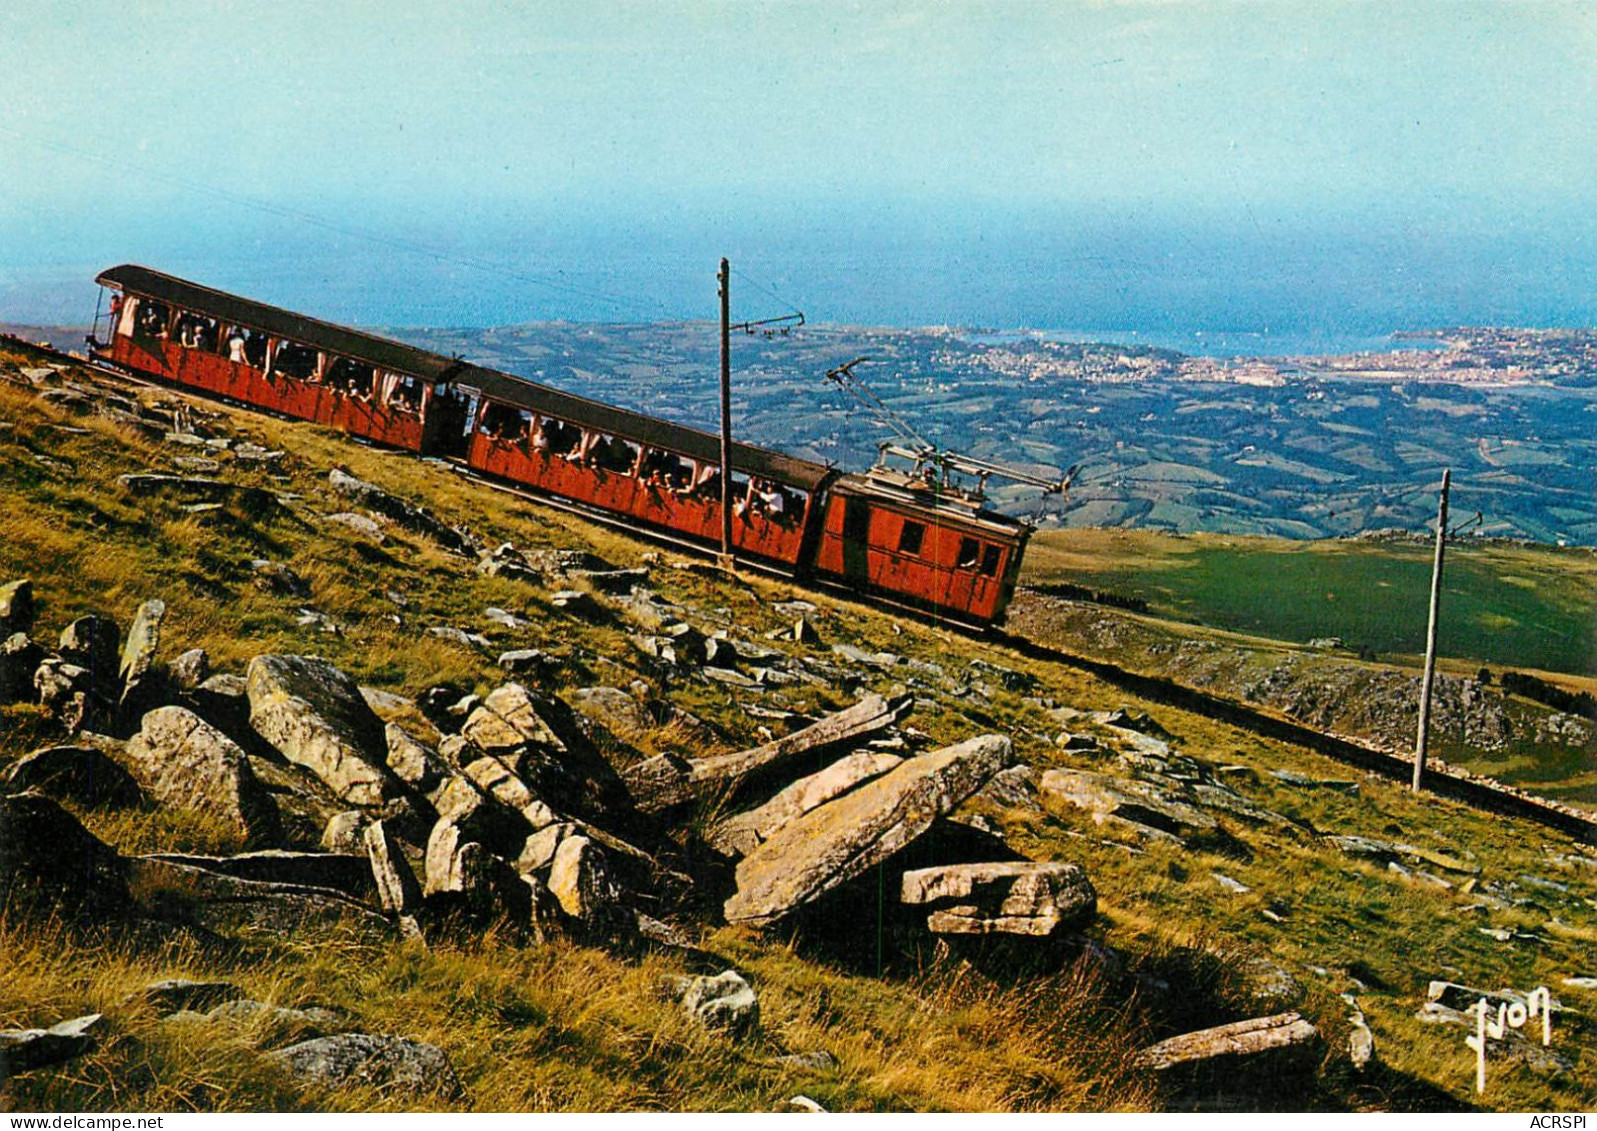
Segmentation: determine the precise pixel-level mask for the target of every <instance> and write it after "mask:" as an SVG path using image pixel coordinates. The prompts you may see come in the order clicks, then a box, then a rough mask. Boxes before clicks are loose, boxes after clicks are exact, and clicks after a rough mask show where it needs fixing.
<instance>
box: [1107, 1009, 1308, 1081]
mask: <svg viewBox="0 0 1597 1131" xmlns="http://www.w3.org/2000/svg"><path fill="white" fill-rule="evenodd" d="M1319 1046H1320V1033H1319V1030H1317V1029H1316V1028H1315V1027H1314V1026H1313V1025H1312V1024H1310V1023H1309V1022H1308V1021H1305V1020H1304V1019H1303V1016H1302V1014H1299V1013H1277V1014H1273V1015H1272V1016H1269V1017H1254V1018H1250V1019H1249V1020H1247V1021H1235V1022H1232V1023H1231V1024H1229V1025H1217V1026H1215V1027H1214V1028H1212V1029H1200V1030H1198V1031H1197V1032H1193V1033H1183V1034H1181V1035H1180V1036H1179V1037H1171V1038H1170V1039H1169V1040H1167V1041H1160V1042H1159V1043H1158V1044H1156V1045H1151V1046H1149V1047H1148V1048H1145V1049H1143V1050H1142V1051H1141V1052H1140V1053H1138V1054H1137V1058H1136V1059H1137V1062H1138V1063H1139V1064H1141V1065H1143V1066H1144V1067H1147V1068H1151V1069H1153V1070H1154V1071H1155V1072H1159V1073H1175V1072H1183V1073H1185V1072H1195V1071H1197V1070H1199V1069H1201V1070H1203V1071H1206V1072H1216V1073H1225V1072H1235V1071H1236V1070H1237V1069H1238V1068H1239V1067H1240V1066H1242V1065H1243V1064H1244V1063H1245V1064H1246V1066H1247V1067H1248V1068H1249V1069H1250V1070H1254V1069H1256V1070H1260V1071H1267V1072H1269V1073H1270V1074H1272V1075H1276V1076H1284V1075H1293V1074H1297V1073H1303V1072H1308V1071H1311V1070H1312V1069H1313V1067H1314V1065H1315V1063H1316V1061H1317V1060H1318V1059H1319Z"/></svg>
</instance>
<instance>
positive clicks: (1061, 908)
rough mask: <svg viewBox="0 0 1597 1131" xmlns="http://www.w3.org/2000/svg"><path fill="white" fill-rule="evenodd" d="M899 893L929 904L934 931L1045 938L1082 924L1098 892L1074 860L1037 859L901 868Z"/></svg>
mask: <svg viewBox="0 0 1597 1131" xmlns="http://www.w3.org/2000/svg"><path fill="white" fill-rule="evenodd" d="M900 896H901V898H902V900H903V901H904V902H905V903H908V904H924V905H927V906H929V907H930V908H931V913H930V915H929V916H928V918H927V927H928V928H929V929H930V930H932V931H933V932H934V933H937V934H951V935H985V934H1013V935H1028V936H1033V937H1046V936H1049V935H1052V934H1054V933H1055V932H1056V931H1058V930H1060V929H1062V928H1072V927H1080V926H1084V925H1085V924H1086V923H1088V922H1089V921H1090V920H1091V919H1092V917H1093V915H1094V914H1095V913H1096V912H1097V909H1098V893H1097V892H1095V891H1094V890H1093V887H1092V884H1091V883H1090V882H1089V881H1088V879H1087V873H1086V871H1085V870H1084V869H1083V868H1082V867H1081V866H1080V865H1078V864H1065V863H1056V862H1043V861H1035V860H1017V861H1006V862H1003V863H990V864H949V865H944V866H942V867H937V868H920V869H917V870H915V871H913V872H905V873H904V877H903V880H902V887H901V892H900Z"/></svg>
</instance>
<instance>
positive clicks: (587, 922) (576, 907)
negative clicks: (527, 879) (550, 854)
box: [548, 836, 632, 932]
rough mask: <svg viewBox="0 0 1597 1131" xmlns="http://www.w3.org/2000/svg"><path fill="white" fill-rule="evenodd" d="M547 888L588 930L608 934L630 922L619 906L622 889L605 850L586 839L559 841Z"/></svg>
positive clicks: (629, 917)
mask: <svg viewBox="0 0 1597 1131" xmlns="http://www.w3.org/2000/svg"><path fill="white" fill-rule="evenodd" d="M548 887H549V891H550V894H552V895H553V896H554V897H555V899H556V900H558V901H559V903H560V907H561V909H562V910H564V911H565V913H566V914H567V915H568V916H570V917H571V918H572V919H574V920H576V921H577V922H578V923H580V924H582V925H583V926H584V927H586V928H588V929H589V930H591V931H595V932H608V931H610V930H612V929H616V928H620V927H622V926H624V925H625V924H628V923H630V922H631V921H632V919H631V915H630V913H629V912H627V911H626V909H625V908H624V907H622V906H621V889H620V886H619V885H618V884H617V883H616V880H615V876H614V872H613V870H612V868H611V865H610V862H609V860H608V859H607V858H606V857H605V853H604V850H603V849H601V848H600V847H599V846H598V845H597V844H595V843H594V842H593V841H591V840H589V839H588V838H587V837H585V836H571V837H566V838H565V839H564V840H562V841H561V842H560V845H559V847H558V848H556V850H555V854H554V859H553V861H552V862H551V864H550V866H549V880H548Z"/></svg>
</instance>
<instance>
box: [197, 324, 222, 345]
mask: <svg viewBox="0 0 1597 1131" xmlns="http://www.w3.org/2000/svg"><path fill="white" fill-rule="evenodd" d="M220 329H221V327H219V326H218V325H217V324H216V319H214V318H203V317H202V318H198V319H196V320H195V327H194V348H195V349H202V350H204V351H205V352H207V353H215V352H216V338H217V334H218V333H219V331H220Z"/></svg>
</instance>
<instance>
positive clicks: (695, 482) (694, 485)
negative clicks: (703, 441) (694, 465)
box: [677, 463, 721, 499]
mask: <svg viewBox="0 0 1597 1131" xmlns="http://www.w3.org/2000/svg"><path fill="white" fill-rule="evenodd" d="M677 494H678V495H679V496H681V497H682V498H684V499H718V498H720V497H721V472H720V469H719V468H717V467H716V466H715V464H713V463H701V464H699V468H698V470H697V471H696V472H694V473H693V478H692V479H690V480H689V481H688V484H687V486H686V487H684V488H683V489H682V490H680V491H678V492H677Z"/></svg>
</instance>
